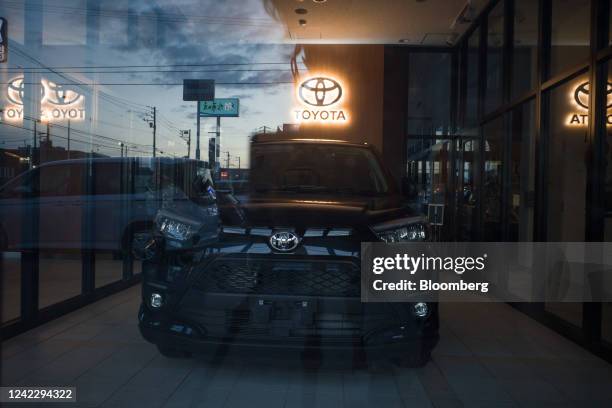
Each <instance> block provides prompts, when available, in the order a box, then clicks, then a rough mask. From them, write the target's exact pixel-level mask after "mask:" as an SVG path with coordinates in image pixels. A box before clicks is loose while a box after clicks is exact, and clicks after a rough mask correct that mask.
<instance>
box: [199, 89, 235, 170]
mask: <svg viewBox="0 0 612 408" xmlns="http://www.w3.org/2000/svg"><path fill="white" fill-rule="evenodd" d="M239 115H240V100H239V99H238V98H215V99H212V100H207V101H201V102H200V103H199V108H198V124H199V123H200V117H215V118H217V126H216V128H215V132H212V133H215V138H214V142H213V143H209V145H208V149H209V150H208V157H209V161H210V165H211V168H213V169H216V170H217V171H216V172H218V167H219V166H218V164H219V155H220V151H221V118H222V117H225V118H232V117H234V118H235V117H238V116H239ZM198 129H199V127H198ZM211 145H212V146H214V148H213V150H212V154H211ZM211 157H212V158H214V159H211ZM213 164H214V165H213Z"/></svg>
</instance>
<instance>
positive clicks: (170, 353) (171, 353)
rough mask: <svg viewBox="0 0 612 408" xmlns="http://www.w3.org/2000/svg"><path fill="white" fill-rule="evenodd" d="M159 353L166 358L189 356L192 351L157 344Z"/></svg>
mask: <svg viewBox="0 0 612 408" xmlns="http://www.w3.org/2000/svg"><path fill="white" fill-rule="evenodd" d="M157 350H159V354H161V355H162V356H164V357H166V358H190V357H191V356H192V353H191V352H189V351H185V350H179V349H175V348H173V347H166V346H159V345H158V346H157Z"/></svg>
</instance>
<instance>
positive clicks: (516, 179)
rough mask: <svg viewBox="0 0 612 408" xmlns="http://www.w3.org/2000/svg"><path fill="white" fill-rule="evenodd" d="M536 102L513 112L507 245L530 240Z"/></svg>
mask: <svg viewBox="0 0 612 408" xmlns="http://www.w3.org/2000/svg"><path fill="white" fill-rule="evenodd" d="M534 108H535V102H534V100H533V99H532V100H530V101H529V102H526V103H524V104H522V105H520V106H519V107H517V108H515V109H514V110H513V111H512V149H511V154H510V185H511V187H510V197H509V200H510V206H509V208H510V213H509V216H508V218H507V222H508V240H509V241H532V240H533V212H534V204H535V203H534V195H535V191H534V189H535V184H534V180H535V147H534V142H535V122H534V119H535V115H534V112H535V110H534Z"/></svg>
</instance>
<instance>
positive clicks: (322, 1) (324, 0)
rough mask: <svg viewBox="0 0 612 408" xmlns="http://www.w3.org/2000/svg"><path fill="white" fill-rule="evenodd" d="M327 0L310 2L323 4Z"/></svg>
mask: <svg viewBox="0 0 612 408" xmlns="http://www.w3.org/2000/svg"><path fill="white" fill-rule="evenodd" d="M326 1H327V0H312V2H313V3H325V2H326Z"/></svg>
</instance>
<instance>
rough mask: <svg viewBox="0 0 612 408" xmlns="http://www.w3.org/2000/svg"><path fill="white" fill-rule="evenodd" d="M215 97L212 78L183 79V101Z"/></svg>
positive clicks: (205, 99)
mask: <svg viewBox="0 0 612 408" xmlns="http://www.w3.org/2000/svg"><path fill="white" fill-rule="evenodd" d="M213 99H215V80H214V79H183V100H184V101H211V100H213Z"/></svg>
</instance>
